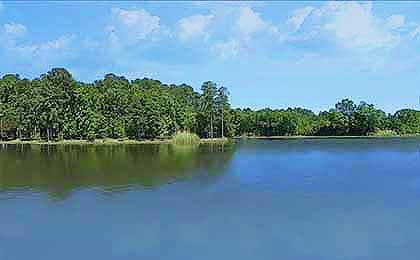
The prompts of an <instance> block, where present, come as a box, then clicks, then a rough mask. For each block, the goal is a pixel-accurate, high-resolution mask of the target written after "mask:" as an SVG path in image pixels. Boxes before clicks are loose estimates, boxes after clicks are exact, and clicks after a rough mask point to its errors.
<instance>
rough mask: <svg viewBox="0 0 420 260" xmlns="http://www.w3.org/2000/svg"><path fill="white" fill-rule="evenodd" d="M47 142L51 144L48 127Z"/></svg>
mask: <svg viewBox="0 0 420 260" xmlns="http://www.w3.org/2000/svg"><path fill="white" fill-rule="evenodd" d="M47 142H50V128H49V127H47Z"/></svg>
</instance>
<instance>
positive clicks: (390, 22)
mask: <svg viewBox="0 0 420 260" xmlns="http://www.w3.org/2000/svg"><path fill="white" fill-rule="evenodd" d="M404 23H405V16H404V15H400V14H398V15H397V14H394V15H391V16H390V17H388V19H387V22H386V25H387V26H388V27H389V28H390V29H392V30H395V29H398V28H401V27H402V26H404Z"/></svg>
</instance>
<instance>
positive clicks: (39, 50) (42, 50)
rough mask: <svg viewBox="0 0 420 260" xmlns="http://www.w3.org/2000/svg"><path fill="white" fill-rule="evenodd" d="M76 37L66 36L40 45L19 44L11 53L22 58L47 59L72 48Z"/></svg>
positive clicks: (12, 48) (11, 49)
mask: <svg viewBox="0 0 420 260" xmlns="http://www.w3.org/2000/svg"><path fill="white" fill-rule="evenodd" d="M73 38H74V36H72V35H64V36H61V37H59V38H57V39H54V40H50V41H47V42H43V43H38V44H19V45H16V46H13V47H11V48H10V51H13V52H15V53H17V54H18V55H20V56H22V57H31V58H34V57H42V58H44V57H46V56H50V55H54V54H58V53H57V52H62V51H63V50H64V49H67V48H69V47H70V45H71V42H72V40H73Z"/></svg>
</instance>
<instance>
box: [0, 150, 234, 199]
mask: <svg viewBox="0 0 420 260" xmlns="http://www.w3.org/2000/svg"><path fill="white" fill-rule="evenodd" d="M233 153H234V144H217V145H216V144H205V145H204V144H203V145H200V146H196V147H184V146H173V145H164V144H161V145H110V146H78V145H64V146H55V145H42V146H37V145H32V146H31V145H7V146H3V147H1V149H0V193H4V192H7V193H11V192H12V193H13V192H21V191H27V190H33V191H37V192H38V191H40V192H47V193H48V195H49V196H51V197H52V198H54V199H64V198H66V197H68V196H69V195H70V194H71V193H72V191H75V190H79V189H88V188H97V189H99V190H100V191H102V192H118V191H125V190H132V189H151V188H155V187H158V186H160V185H163V184H168V183H171V182H175V181H180V180H185V179H190V178H193V177H196V176H205V177H210V178H213V177H217V176H218V175H223V174H224V173H225V172H226V167H227V166H228V164H229V161H230V160H231V158H232V155H233Z"/></svg>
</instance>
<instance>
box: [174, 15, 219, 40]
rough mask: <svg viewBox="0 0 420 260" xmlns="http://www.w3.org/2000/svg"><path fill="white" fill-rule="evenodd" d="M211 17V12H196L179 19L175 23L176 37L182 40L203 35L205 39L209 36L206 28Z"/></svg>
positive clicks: (209, 23) (212, 16) (212, 17)
mask: <svg viewBox="0 0 420 260" xmlns="http://www.w3.org/2000/svg"><path fill="white" fill-rule="evenodd" d="M213 19H214V15H212V14H210V15H201V14H197V15H192V16H189V17H184V18H182V19H180V20H179V21H178V23H177V27H178V37H179V38H180V39H181V40H184V41H187V40H192V39H196V38H198V37H203V38H204V40H207V39H208V38H209V37H210V32H209V31H208V28H209V26H210V25H211V22H212V20H213Z"/></svg>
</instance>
